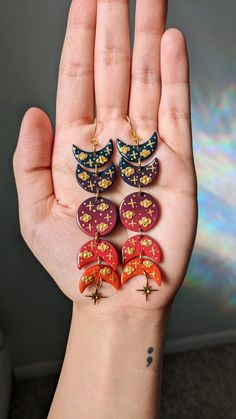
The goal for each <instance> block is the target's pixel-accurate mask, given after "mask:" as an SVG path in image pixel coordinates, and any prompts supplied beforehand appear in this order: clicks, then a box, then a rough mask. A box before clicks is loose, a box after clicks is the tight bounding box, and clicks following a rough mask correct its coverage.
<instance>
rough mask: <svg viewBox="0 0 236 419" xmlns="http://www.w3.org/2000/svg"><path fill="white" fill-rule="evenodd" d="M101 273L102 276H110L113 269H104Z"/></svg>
mask: <svg viewBox="0 0 236 419" xmlns="http://www.w3.org/2000/svg"><path fill="white" fill-rule="evenodd" d="M100 273H101V274H102V275H104V276H107V275H110V273H111V269H110V268H107V267H106V268H103V269H101V270H100Z"/></svg>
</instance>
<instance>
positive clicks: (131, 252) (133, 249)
mask: <svg viewBox="0 0 236 419" xmlns="http://www.w3.org/2000/svg"><path fill="white" fill-rule="evenodd" d="M134 252H135V247H127V249H126V253H128V255H133V254H134Z"/></svg>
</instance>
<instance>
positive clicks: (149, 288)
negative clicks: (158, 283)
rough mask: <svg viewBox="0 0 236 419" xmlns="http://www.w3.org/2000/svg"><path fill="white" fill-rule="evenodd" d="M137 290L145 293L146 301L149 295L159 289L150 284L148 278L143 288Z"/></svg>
mask: <svg viewBox="0 0 236 419" xmlns="http://www.w3.org/2000/svg"><path fill="white" fill-rule="evenodd" d="M136 291H140V292H142V293H143V294H144V295H145V297H146V301H147V299H148V296H149V295H151V293H152V292H155V291H159V290H154V289H153V288H152V286H151V285H149V284H148V279H147V282H146V285H145V286H144V287H143V288H141V289H139V290H136Z"/></svg>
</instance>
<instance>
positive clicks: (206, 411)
mask: <svg viewBox="0 0 236 419" xmlns="http://www.w3.org/2000/svg"><path fill="white" fill-rule="evenodd" d="M57 379H58V377H57V376H53V377H45V378H37V379H31V380H24V381H19V382H15V384H14V387H13V395H12V401H11V408H10V416H9V419H46V417H47V412H48V410H49V407H50V403H51V400H52V397H53V393H54V391H55V387H56V383H57ZM68 419H69V418H68ZM88 419H90V418H88ZM92 419H96V418H92ZM121 419H129V418H121ZM161 419H236V345H226V346H217V347H213V348H208V349H204V350H199V351H192V352H186V353H182V354H169V355H166V356H165V358H164V367H163V382H162V401H161Z"/></svg>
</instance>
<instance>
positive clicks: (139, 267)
mask: <svg viewBox="0 0 236 419" xmlns="http://www.w3.org/2000/svg"><path fill="white" fill-rule="evenodd" d="M137 275H145V276H146V277H147V278H150V279H153V280H154V281H155V282H156V283H157V285H158V286H159V287H160V286H161V272H160V269H159V268H158V266H157V265H156V264H155V263H154V262H153V261H151V260H150V259H142V258H135V259H132V260H131V261H130V262H128V263H127V264H126V265H125V267H124V270H123V272H122V274H121V282H122V284H125V283H126V282H127V281H128V280H129V279H131V278H133V277H134V276H137Z"/></svg>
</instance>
